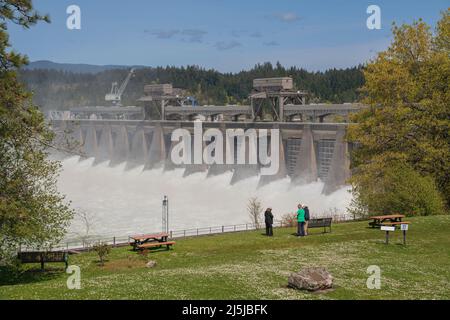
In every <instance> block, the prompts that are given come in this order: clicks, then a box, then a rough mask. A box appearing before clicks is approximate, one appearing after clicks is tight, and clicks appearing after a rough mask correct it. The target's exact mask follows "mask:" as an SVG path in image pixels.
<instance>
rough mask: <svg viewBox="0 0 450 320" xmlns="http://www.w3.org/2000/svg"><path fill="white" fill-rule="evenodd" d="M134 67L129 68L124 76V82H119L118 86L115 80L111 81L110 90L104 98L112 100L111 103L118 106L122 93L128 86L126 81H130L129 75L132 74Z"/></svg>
mask: <svg viewBox="0 0 450 320" xmlns="http://www.w3.org/2000/svg"><path fill="white" fill-rule="evenodd" d="M134 70H135V69H134V68H133V69H131V70H130V72H129V73H128V75H127V77H126V78H125V80H124V82H123V83H122V84H121V86H120V88H119V87H118V83H117V82H113V83H112V87H111V92H110V93H108V94H106V96H105V100H106V101H112V103H113V104H115V105H118V106H120V102H121V100H122V94H123V93H124V91H125V89H126V88H127V86H128V83H129V82H130V79H131V77H132V76H133V74H134Z"/></svg>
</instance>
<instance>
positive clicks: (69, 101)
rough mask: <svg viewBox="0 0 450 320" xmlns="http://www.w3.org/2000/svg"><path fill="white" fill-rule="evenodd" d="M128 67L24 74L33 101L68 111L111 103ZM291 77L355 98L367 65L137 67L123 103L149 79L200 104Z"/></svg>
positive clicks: (315, 97) (226, 100)
mask: <svg viewBox="0 0 450 320" xmlns="http://www.w3.org/2000/svg"><path fill="white" fill-rule="evenodd" d="M127 72H128V70H124V69H117V70H107V71H104V72H100V73H96V74H86V73H85V74H77V73H71V72H64V71H57V70H21V71H20V79H21V80H22V81H23V82H24V83H25V84H26V85H27V87H28V88H29V89H30V90H31V91H33V93H34V102H35V103H36V104H37V105H39V106H40V107H41V108H42V109H44V110H45V109H47V110H48V109H59V110H64V109H67V108H70V107H74V106H85V105H91V106H92V105H98V106H102V105H108V103H106V102H105V101H104V96H105V94H106V93H107V92H109V91H110V88H111V83H112V82H115V81H117V82H119V83H120V82H122V81H123V79H124V78H125V77H126V75H127ZM279 76H291V77H293V78H294V81H295V85H296V87H297V88H298V89H302V90H308V91H309V92H310V93H311V100H310V101H311V102H336V103H343V102H354V101H356V100H358V88H360V87H361V86H362V85H363V83H364V77H363V74H362V67H354V68H348V69H344V70H336V69H332V70H327V71H325V72H308V71H306V70H304V69H299V68H296V67H292V68H284V67H283V66H281V65H280V64H277V65H276V66H273V65H272V64H271V63H264V64H258V65H256V66H255V67H254V68H253V69H251V70H248V71H241V72H239V73H220V72H218V71H215V70H206V69H202V68H200V67H197V66H188V67H158V68H142V69H138V70H136V72H135V76H134V77H133V78H132V80H131V81H130V83H129V85H128V88H127V89H126V91H125V93H124V95H123V104H124V105H136V100H137V99H138V98H140V97H141V96H142V95H143V87H144V85H145V84H150V83H172V84H173V85H174V86H175V87H179V88H183V89H186V90H187V91H188V93H189V94H190V95H193V96H195V97H196V98H197V100H198V101H199V103H200V104H210V105H212V104H214V105H219V104H237V103H247V102H248V101H246V99H247V97H248V95H249V93H250V91H251V88H252V80H253V79H255V78H263V77H279Z"/></svg>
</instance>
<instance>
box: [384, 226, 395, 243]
mask: <svg viewBox="0 0 450 320" xmlns="http://www.w3.org/2000/svg"><path fill="white" fill-rule="evenodd" d="M381 231H386V242H385V243H386V244H389V231H395V227H394V226H392V227H391V226H381Z"/></svg>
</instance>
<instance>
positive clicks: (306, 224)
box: [303, 205, 310, 236]
mask: <svg viewBox="0 0 450 320" xmlns="http://www.w3.org/2000/svg"><path fill="white" fill-rule="evenodd" d="M303 210H304V211H305V236H307V235H308V223H309V219H310V217H309V208H308V206H306V205H304V206H303Z"/></svg>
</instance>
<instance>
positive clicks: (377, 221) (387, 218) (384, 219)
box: [369, 214, 405, 228]
mask: <svg viewBox="0 0 450 320" xmlns="http://www.w3.org/2000/svg"><path fill="white" fill-rule="evenodd" d="M403 218H405V215H403V214H390V215H384V216H372V217H370V218H369V219H372V220H373V221H371V222H369V226H371V227H372V228H376V227H381V226H382V225H383V224H384V223H398V224H401V222H402V219H403Z"/></svg>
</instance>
